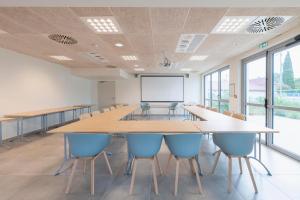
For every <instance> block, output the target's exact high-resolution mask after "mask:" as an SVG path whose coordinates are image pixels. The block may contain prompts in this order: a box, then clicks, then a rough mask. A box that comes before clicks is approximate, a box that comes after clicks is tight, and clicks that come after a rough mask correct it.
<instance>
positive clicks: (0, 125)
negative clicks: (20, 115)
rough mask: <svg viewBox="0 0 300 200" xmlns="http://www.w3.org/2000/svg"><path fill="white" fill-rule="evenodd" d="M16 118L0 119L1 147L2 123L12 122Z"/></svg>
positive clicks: (0, 141) (0, 143)
mask: <svg viewBox="0 0 300 200" xmlns="http://www.w3.org/2000/svg"><path fill="white" fill-rule="evenodd" d="M12 120H14V118H9V117H0V145H2V122H6V121H12Z"/></svg>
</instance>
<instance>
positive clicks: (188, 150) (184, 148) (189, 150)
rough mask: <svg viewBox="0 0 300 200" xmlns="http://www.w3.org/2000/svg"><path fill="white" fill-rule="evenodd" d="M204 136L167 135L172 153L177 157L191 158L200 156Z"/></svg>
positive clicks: (167, 141)
mask: <svg viewBox="0 0 300 200" xmlns="http://www.w3.org/2000/svg"><path fill="white" fill-rule="evenodd" d="M201 139H202V134H196V133H195V134H187V133H182V134H175V135H165V141H166V144H167V146H168V147H169V149H170V151H171V153H172V154H173V155H175V156H177V157H183V158H190V157H193V156H196V155H198V154H199V151H200V147H201Z"/></svg>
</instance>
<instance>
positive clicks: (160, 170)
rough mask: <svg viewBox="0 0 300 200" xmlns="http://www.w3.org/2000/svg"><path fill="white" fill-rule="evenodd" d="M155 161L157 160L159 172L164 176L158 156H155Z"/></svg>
mask: <svg viewBox="0 0 300 200" xmlns="http://www.w3.org/2000/svg"><path fill="white" fill-rule="evenodd" d="M154 159H155V161H156V164H157V167H158V170H159V173H160V175H163V170H162V169H161V167H160V164H159V160H158V157H157V155H156V156H154Z"/></svg>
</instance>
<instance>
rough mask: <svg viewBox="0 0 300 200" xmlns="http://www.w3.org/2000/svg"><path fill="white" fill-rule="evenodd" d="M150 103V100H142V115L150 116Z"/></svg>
mask: <svg viewBox="0 0 300 200" xmlns="http://www.w3.org/2000/svg"><path fill="white" fill-rule="evenodd" d="M150 108H151V107H150V104H149V103H148V102H141V109H142V115H144V116H150V115H149V114H150Z"/></svg>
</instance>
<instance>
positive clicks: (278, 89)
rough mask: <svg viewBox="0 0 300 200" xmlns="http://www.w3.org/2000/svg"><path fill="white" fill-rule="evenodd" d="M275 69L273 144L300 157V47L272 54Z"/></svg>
mask: <svg viewBox="0 0 300 200" xmlns="http://www.w3.org/2000/svg"><path fill="white" fill-rule="evenodd" d="M270 56H271V57H270V59H271V67H272V68H271V70H272V89H273V90H272V104H271V105H270V109H271V115H272V121H271V123H272V124H271V125H272V127H273V128H275V129H278V130H279V131H280V133H279V134H273V140H272V145H274V146H275V147H278V148H280V149H282V150H284V151H287V152H289V153H290V154H292V155H296V156H298V157H299V156H300V142H299V141H300V134H299V130H300V44H299V43H298V44H296V45H293V46H282V47H281V48H278V49H276V50H274V51H272V52H270Z"/></svg>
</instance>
